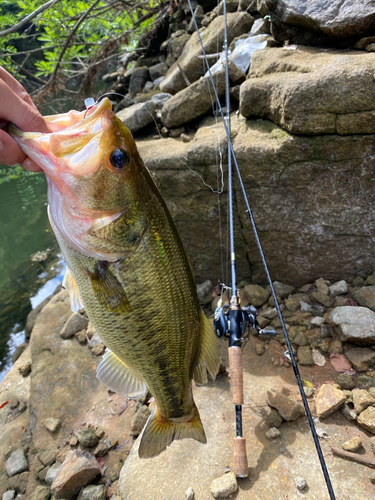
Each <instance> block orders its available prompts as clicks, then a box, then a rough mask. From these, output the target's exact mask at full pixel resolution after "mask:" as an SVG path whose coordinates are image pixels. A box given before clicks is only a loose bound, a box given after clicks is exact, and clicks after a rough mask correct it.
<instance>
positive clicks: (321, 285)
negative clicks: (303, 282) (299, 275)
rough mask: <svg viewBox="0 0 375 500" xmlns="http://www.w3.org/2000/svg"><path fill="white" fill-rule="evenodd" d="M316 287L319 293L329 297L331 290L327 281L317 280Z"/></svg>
mask: <svg viewBox="0 0 375 500" xmlns="http://www.w3.org/2000/svg"><path fill="white" fill-rule="evenodd" d="M314 285H315V288H316V290H317V292H319V293H324V294H325V295H328V293H329V289H328V285H327V283H326V280H325V279H324V278H319V279H317V280H315V283H314Z"/></svg>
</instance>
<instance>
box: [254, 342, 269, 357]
mask: <svg viewBox="0 0 375 500" xmlns="http://www.w3.org/2000/svg"><path fill="white" fill-rule="evenodd" d="M265 350H266V348H265V347H264V344H255V352H256V353H257V354H258V356H261V355H262V354H264V352H265Z"/></svg>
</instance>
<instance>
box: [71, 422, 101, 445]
mask: <svg viewBox="0 0 375 500" xmlns="http://www.w3.org/2000/svg"><path fill="white" fill-rule="evenodd" d="M76 436H77V439H78V441H79V443H80V444H81V445H82V446H83V447H84V448H92V447H93V446H95V445H96V444H97V442H98V436H97V435H96V433H95V431H94V429H93V428H92V427H83V428H82V429H80V430H79V431H78V432H77V433H76Z"/></svg>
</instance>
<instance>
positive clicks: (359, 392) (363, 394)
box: [353, 389, 375, 414]
mask: <svg viewBox="0 0 375 500" xmlns="http://www.w3.org/2000/svg"><path fill="white" fill-rule="evenodd" d="M353 403H354V409H355V411H356V413H357V414H360V413H362V412H363V411H364V410H365V409H366V408H367V407H369V406H370V405H373V404H375V399H374V398H373V397H372V396H371V395H370V394H369V393H368V392H367V391H365V390H364V389H356V390H354V391H353Z"/></svg>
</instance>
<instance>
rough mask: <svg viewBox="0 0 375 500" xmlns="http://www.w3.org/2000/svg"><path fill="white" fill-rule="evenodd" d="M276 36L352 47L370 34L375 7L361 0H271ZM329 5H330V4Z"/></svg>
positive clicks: (305, 41) (273, 31) (268, 5)
mask: <svg viewBox="0 0 375 500" xmlns="http://www.w3.org/2000/svg"><path fill="white" fill-rule="evenodd" d="M267 7H268V10H269V13H270V16H271V23H272V34H273V36H274V37H275V38H276V39H277V40H279V41H281V42H284V41H285V40H289V41H290V42H291V43H297V44H303V45H318V46H329V47H332V46H335V47H349V46H350V45H352V44H353V43H354V42H356V41H357V40H358V39H359V38H361V37H363V36H366V35H370V34H371V33H372V30H373V26H374V24H375V7H374V5H373V4H372V2H368V3H363V2H361V0H354V1H353V0H345V1H342V0H332V1H331V2H330V3H329V5H328V6H327V5H324V4H322V3H321V2H320V1H319V0H312V1H310V2H309V3H308V4H307V5H304V4H301V2H299V1H298V0H281V1H280V0H268V1H267ZM327 7H328V8H327Z"/></svg>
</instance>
